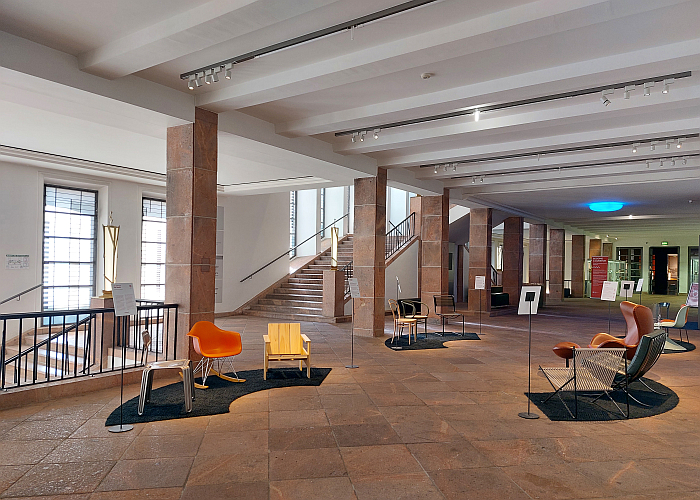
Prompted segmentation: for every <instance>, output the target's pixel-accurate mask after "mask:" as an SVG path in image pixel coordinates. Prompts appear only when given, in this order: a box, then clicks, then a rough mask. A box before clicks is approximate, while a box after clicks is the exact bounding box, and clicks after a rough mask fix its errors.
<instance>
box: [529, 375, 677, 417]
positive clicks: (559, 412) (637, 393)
mask: <svg viewBox="0 0 700 500" xmlns="http://www.w3.org/2000/svg"><path fill="white" fill-rule="evenodd" d="M642 380H644V382H645V383H646V384H647V385H648V386H649V387H651V388H652V389H654V390H655V391H657V392H660V393H662V394H655V393H654V392H652V391H650V390H649V389H648V388H647V387H645V386H644V384H642V383H641V382H640V381H638V380H637V381H634V382H632V383H631V384H630V386H629V392H630V394H631V395H632V396H634V397H635V398H637V399H638V400H639V401H641V402H642V403H645V404H647V405H650V406H649V407H645V406H642V405H640V404H638V403H636V402H635V401H634V400H633V399H632V398H630V400H629V401H630V416H629V418H631V419H632V418H645V417H651V416H653V415H660V414H661V413H666V412H667V411H669V410H672V409H673V408H675V407H676V406H677V405H678V401H679V399H678V395H677V394H676V393H675V392H673V390H671V389H669V388H668V387H666V386H665V385H662V384H659V383H658V382H654V381H653V380H650V379H647V378H643V379H642ZM551 394H552V392H533V393H532V394H531V395H530V401H532V403H533V404H534V405H535V406H537V408H538V409H539V410H540V412H542V413H543V414H544V415H545V416H546V417H547V418H548V419H549V420H555V421H563V420H568V421H572V420H578V421H581V422H600V421H607V420H624V419H625V417H624V416H623V415H622V414H621V413H620V411H619V410H618V409H617V408H616V407H615V405H614V404H613V403H612V401H610V399H608V397H607V396H605V395H603V396H602V397H601V398H599V399H598V400H597V401H596V402H595V403H593V402H592V401H593V399H594V397H595V396H589V395H583V396H582V395H580V394H579V397H578V418H577V419H573V418H571V415H569V412H568V411H566V408H564V405H563V404H562V402H561V401H560V400H559V398H558V397H557V396H556V395H555V396H552V398H551V399H550V400H549V401H547V402H546V403H544V402H543V401H544V400H545V399H546V398H547V397H548V396H549V395H551ZM525 395H526V396H527V393H526V394H525ZM610 395H611V396H612V398H613V399H614V400H615V401H616V402H617V404H618V405H620V408H622V410H623V411H627V402H626V396H625V393H624V391H622V390H617V391H614V392H612V393H610ZM561 397H562V399H563V400H564V402H565V403H566V405H567V406H568V407H569V409H570V410H571V413H574V393H573V392H564V393H561Z"/></svg>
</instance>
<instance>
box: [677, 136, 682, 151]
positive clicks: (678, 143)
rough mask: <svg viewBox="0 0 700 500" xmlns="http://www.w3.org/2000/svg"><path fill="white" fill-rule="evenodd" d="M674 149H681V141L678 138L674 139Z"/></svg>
mask: <svg viewBox="0 0 700 500" xmlns="http://www.w3.org/2000/svg"><path fill="white" fill-rule="evenodd" d="M676 147H677V148H678V149H681V148H682V147H683V142H682V141H681V138H680V137H679V138H678V139H676Z"/></svg>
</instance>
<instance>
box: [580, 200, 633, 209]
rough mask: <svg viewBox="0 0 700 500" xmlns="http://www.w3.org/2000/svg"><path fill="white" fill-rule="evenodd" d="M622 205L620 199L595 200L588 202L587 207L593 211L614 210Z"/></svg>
mask: <svg viewBox="0 0 700 500" xmlns="http://www.w3.org/2000/svg"><path fill="white" fill-rule="evenodd" d="M624 206H625V204H624V203H622V202H621V201H597V202H595V203H589V204H588V208H590V209H591V210H593V211H594V212H616V211H618V210H620V209H621V208H622V207H624Z"/></svg>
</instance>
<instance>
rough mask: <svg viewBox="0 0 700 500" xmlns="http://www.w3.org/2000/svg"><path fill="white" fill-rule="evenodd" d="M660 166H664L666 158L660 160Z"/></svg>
mask: <svg viewBox="0 0 700 500" xmlns="http://www.w3.org/2000/svg"><path fill="white" fill-rule="evenodd" d="M659 166H660V167H663V166H664V160H663V159H661V160H660V161H659Z"/></svg>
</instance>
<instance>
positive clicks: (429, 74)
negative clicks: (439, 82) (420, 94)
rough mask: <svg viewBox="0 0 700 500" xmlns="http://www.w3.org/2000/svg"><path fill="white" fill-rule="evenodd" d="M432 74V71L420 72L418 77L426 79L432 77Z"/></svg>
mask: <svg viewBox="0 0 700 500" xmlns="http://www.w3.org/2000/svg"><path fill="white" fill-rule="evenodd" d="M433 76H434V74H433V73H421V74H420V77H421V79H423V80H428V79H429V78H431V77H433Z"/></svg>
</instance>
